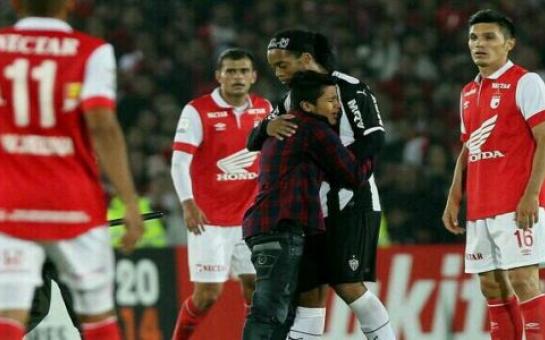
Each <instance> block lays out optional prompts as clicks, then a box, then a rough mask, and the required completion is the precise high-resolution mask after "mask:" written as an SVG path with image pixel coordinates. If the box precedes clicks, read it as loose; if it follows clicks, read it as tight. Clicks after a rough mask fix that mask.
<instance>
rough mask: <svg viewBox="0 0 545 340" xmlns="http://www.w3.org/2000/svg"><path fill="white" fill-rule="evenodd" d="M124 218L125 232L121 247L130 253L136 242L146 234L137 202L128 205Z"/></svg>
mask: <svg viewBox="0 0 545 340" xmlns="http://www.w3.org/2000/svg"><path fill="white" fill-rule="evenodd" d="M123 220H124V221H125V224H124V225H125V234H124V235H123V238H122V239H121V249H122V250H123V251H124V252H126V253H128V252H131V251H133V250H134V247H135V246H136V243H137V242H138V240H140V237H142V234H144V221H143V220H142V215H141V214H140V210H139V209H138V205H137V204H130V205H127V206H126V209H125V216H124V217H123Z"/></svg>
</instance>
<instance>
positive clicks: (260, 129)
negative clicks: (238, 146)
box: [246, 94, 288, 151]
mask: <svg viewBox="0 0 545 340" xmlns="http://www.w3.org/2000/svg"><path fill="white" fill-rule="evenodd" d="M287 98H288V95H287V94H286V95H285V96H283V98H282V99H281V100H280V101H278V102H276V103H275V105H274V109H273V110H272V112H271V113H269V115H268V116H267V117H266V118H265V119H263V120H262V121H261V122H259V124H258V125H257V126H256V127H254V128H253V129H252V131H251V132H250V135H249V136H248V140H247V141H246V148H247V149H248V150H250V151H261V147H262V146H263V143H264V142H265V140H266V139H267V137H268V135H267V125H268V124H269V121H270V120H271V119H274V118H276V117H278V116H279V115H283V114H285V113H286V112H287V110H286V105H287V101H288V99H287Z"/></svg>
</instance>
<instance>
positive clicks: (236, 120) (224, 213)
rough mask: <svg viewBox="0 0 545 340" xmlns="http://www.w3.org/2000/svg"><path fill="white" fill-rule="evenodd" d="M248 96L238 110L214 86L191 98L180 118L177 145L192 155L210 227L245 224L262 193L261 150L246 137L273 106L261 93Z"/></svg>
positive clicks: (196, 186)
mask: <svg viewBox="0 0 545 340" xmlns="http://www.w3.org/2000/svg"><path fill="white" fill-rule="evenodd" d="M248 100H249V102H248V106H247V107H246V108H245V109H244V110H243V111H241V112H236V111H235V109H234V108H233V107H232V106H231V105H229V104H228V103H227V102H226V101H225V100H224V99H223V98H222V97H221V95H220V91H219V89H215V90H214V91H213V92H212V93H211V94H208V95H205V96H202V97H199V98H197V99H194V100H192V101H191V102H189V103H188V104H187V105H186V106H185V107H184V109H183V111H182V114H181V116H180V119H179V121H178V127H177V130H176V136H175V138H174V145H173V149H174V150H175V151H183V152H186V153H189V154H192V155H193V159H192V162H191V167H190V173H191V184H192V188H193V195H194V199H195V202H196V203H197V205H198V206H199V207H200V208H201V209H202V210H203V212H204V214H205V215H206V216H207V218H208V220H209V223H210V224H211V225H217V226H240V225H241V223H242V216H243V214H244V212H245V211H246V209H248V207H249V206H250V205H251V203H252V202H253V200H254V198H255V195H256V193H257V174H258V164H259V162H258V153H257V152H250V151H248V150H247V149H246V140H247V138H248V135H249V134H250V131H251V130H252V129H253V127H254V126H256V125H257V124H258V123H259V122H260V121H261V120H262V119H263V118H265V117H266V116H267V115H268V114H269V113H270V112H271V109H272V107H271V104H270V103H269V101H267V100H266V99H264V98H262V97H259V96H256V95H250V96H249V97H248Z"/></svg>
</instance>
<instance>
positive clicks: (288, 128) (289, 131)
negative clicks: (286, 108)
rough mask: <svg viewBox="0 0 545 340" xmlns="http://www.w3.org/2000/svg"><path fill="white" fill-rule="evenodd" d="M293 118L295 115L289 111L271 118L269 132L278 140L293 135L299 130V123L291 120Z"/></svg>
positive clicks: (268, 126)
mask: <svg viewBox="0 0 545 340" xmlns="http://www.w3.org/2000/svg"><path fill="white" fill-rule="evenodd" d="M293 118H295V116H294V115H292V114H289V113H287V114H284V115H280V116H278V117H276V118H274V119H272V120H270V121H269V123H268V124H267V134H268V135H269V136H272V137H276V138H277V139H278V140H284V138H286V137H291V136H293V134H295V131H296V130H297V124H295V123H293V122H290V119H293Z"/></svg>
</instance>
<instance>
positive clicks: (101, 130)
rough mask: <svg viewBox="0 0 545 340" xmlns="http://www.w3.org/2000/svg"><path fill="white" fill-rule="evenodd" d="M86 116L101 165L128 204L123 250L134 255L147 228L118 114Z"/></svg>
mask: <svg viewBox="0 0 545 340" xmlns="http://www.w3.org/2000/svg"><path fill="white" fill-rule="evenodd" d="M84 116H85V120H86V123H87V129H88V130H89V135H90V136H91V139H92V140H93V144H94V148H95V152H96V154H97V156H98V159H99V162H100V165H101V167H102V169H103V170H104V172H105V173H106V175H107V176H108V179H109V180H110V181H111V182H112V185H113V186H114V188H115V189H116V191H117V193H118V195H119V197H120V198H121V200H122V201H123V203H124V204H125V216H124V220H125V228H126V233H125V235H124V236H123V239H122V246H123V250H125V251H131V250H132V249H134V247H135V245H136V242H137V241H138V240H139V239H140V237H141V236H142V234H143V232H144V225H143V221H142V217H141V216H140V211H139V209H138V202H137V194H136V190H135V188H134V184H133V181H132V175H131V172H130V169H129V161H128V159H127V156H126V155H127V152H126V145H125V139H124V138H123V133H122V132H121V127H120V126H119V123H118V121H117V118H116V116H115V113H114V112H113V111H112V110H110V109H107V108H95V109H91V110H89V111H88V112H86V114H85V115H84Z"/></svg>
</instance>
